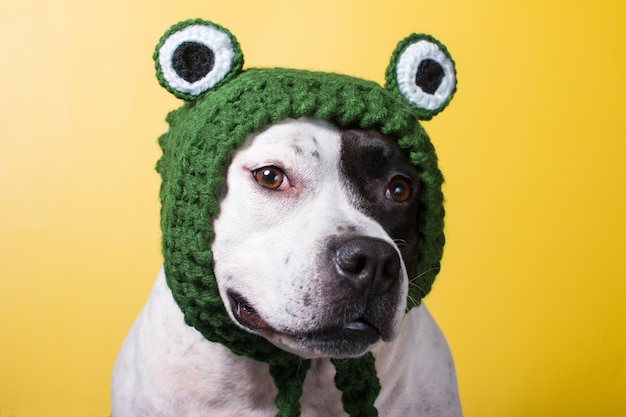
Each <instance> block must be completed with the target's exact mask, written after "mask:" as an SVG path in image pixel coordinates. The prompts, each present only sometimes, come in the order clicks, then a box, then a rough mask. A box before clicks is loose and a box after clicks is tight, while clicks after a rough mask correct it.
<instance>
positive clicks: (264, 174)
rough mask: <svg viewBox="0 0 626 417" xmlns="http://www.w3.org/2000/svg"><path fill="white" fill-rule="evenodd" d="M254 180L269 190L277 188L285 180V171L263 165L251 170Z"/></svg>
mask: <svg viewBox="0 0 626 417" xmlns="http://www.w3.org/2000/svg"><path fill="white" fill-rule="evenodd" d="M253 174H254V178H255V179H256V182H258V183H259V184H260V185H262V186H263V187H265V188H268V189H270V190H278V189H279V188H280V186H281V185H283V182H285V179H286V178H285V173H284V172H283V171H282V170H281V169H280V168H276V167H263V168H260V169H257V170H256V171H254V172H253Z"/></svg>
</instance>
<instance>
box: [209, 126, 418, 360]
mask: <svg viewBox="0 0 626 417" xmlns="http://www.w3.org/2000/svg"><path fill="white" fill-rule="evenodd" d="M417 178H418V177H417V172H416V170H415V168H414V167H413V166H412V165H411V163H410V162H409V160H408V158H407V156H406V155H405V154H404V153H403V151H402V150H401V149H400V148H399V146H398V145H397V143H396V142H395V141H394V140H392V139H389V138H386V137H384V136H383V135H381V134H380V133H378V132H375V131H362V130H340V129H338V128H336V127H334V126H333V125H331V124H329V123H326V122H323V121H319V120H313V119H299V120H287V121H284V122H283V123H281V124H278V125H274V126H272V127H270V128H268V129H266V130H264V131H263V132H260V133H258V134H256V135H254V136H253V137H251V138H249V139H248V141H247V142H246V145H245V146H244V147H243V148H241V149H240V150H239V151H238V152H237V153H236V154H235V156H234V157H233V160H232V163H231V165H230V166H229V168H228V173H227V179H226V181H227V191H226V194H225V196H224V197H223V199H222V200H221V203H220V212H219V215H218V217H217V218H216V220H215V222H214V230H215V240H214V241H213V243H212V247H211V248H212V250H213V254H214V271H215V276H216V279H217V282H218V285H219V289H220V295H221V298H222V300H223V302H224V305H225V306H226V309H227V310H228V311H229V314H230V316H231V318H232V319H233V320H234V321H235V322H236V323H238V324H239V325H240V326H241V327H243V328H244V329H246V330H248V331H250V332H253V333H257V334H259V335H261V336H263V337H265V338H266V339H268V340H269V341H270V342H272V343H273V344H275V345H277V346H278V347H280V348H282V349H285V350H287V351H289V352H292V353H295V354H298V355H300V356H302V357H307V358H312V357H322V356H324V357H353V356H359V355H362V354H363V353H365V352H366V351H368V350H369V349H370V348H371V347H372V346H373V345H374V344H376V343H378V342H379V341H381V340H383V341H389V340H392V339H393V338H394V337H395V336H396V334H397V330H398V327H399V323H400V320H401V319H402V317H403V315H404V312H405V309H406V297H407V291H408V285H409V279H410V277H409V276H408V275H407V272H409V273H413V272H414V271H415V265H416V262H417V225H416V218H417V215H416V214H417V209H418V204H419V201H418V198H419V183H418V179H417Z"/></svg>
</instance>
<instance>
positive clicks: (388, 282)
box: [333, 237, 400, 296]
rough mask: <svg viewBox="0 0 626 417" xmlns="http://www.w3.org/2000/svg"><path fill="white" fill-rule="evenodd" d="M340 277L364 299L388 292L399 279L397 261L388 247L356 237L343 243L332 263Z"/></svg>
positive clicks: (377, 241) (376, 241)
mask: <svg viewBox="0 0 626 417" xmlns="http://www.w3.org/2000/svg"><path fill="white" fill-rule="evenodd" d="M333 262H334V264H335V269H336V271H337V274H338V275H339V277H341V278H344V279H346V281H348V282H349V284H350V285H351V286H352V287H353V288H354V289H356V290H358V291H360V292H362V293H363V294H364V295H367V296H372V295H379V294H384V293H385V292H387V291H389V290H390V289H391V287H393V285H394V284H396V283H397V282H398V280H399V278H400V257H399V256H398V253H397V252H396V250H395V249H394V248H393V246H391V245H390V244H389V243H387V242H385V241H383V240H380V239H376V238H371V237H358V238H353V239H350V240H348V241H346V242H344V243H342V244H341V245H340V246H339V248H338V249H337V251H336V252H335V257H334V259H333Z"/></svg>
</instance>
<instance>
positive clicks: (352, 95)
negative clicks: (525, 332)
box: [154, 20, 456, 417]
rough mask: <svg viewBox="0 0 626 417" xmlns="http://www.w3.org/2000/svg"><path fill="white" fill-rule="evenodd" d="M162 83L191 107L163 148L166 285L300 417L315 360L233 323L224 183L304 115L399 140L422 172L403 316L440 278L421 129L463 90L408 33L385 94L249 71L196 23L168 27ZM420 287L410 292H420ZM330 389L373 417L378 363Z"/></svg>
mask: <svg viewBox="0 0 626 417" xmlns="http://www.w3.org/2000/svg"><path fill="white" fill-rule="evenodd" d="M154 60H155V63H156V70H157V77H158V80H159V83H160V84H161V85H162V86H163V87H165V88H166V89H167V90H168V91H170V92H171V93H172V94H174V95H175V96H176V97H178V98H181V99H183V100H184V104H183V106H182V107H180V108H179V109H178V110H175V111H173V112H171V113H170V114H169V115H168V117H167V121H168V123H169V130H168V132H167V133H165V134H164V135H162V136H161V137H160V138H159V144H160V145H161V147H162V149H163V155H162V157H161V159H160V160H159V162H158V164H157V171H158V172H159V173H160V174H161V177H162V185H161V191H160V196H161V204H162V207H161V228H162V231H163V256H164V265H165V273H166V277H167V283H168V285H169V287H170V289H171V291H172V294H173V297H174V299H175V300H176V302H177V304H178V305H179V306H180V309H181V310H182V312H183V313H184V316H185V321H186V322H187V324H189V325H190V326H193V327H195V328H196V329H197V330H198V331H199V332H200V333H201V334H202V335H203V336H204V337H205V338H206V339H208V340H210V341H212V342H216V343H221V344H223V345H224V346H226V347H228V348H229V349H230V350H231V351H232V352H234V353H235V354H237V355H244V356H247V357H250V358H252V359H254V360H257V361H262V362H266V363H268V364H269V367H270V373H271V375H272V377H273V379H274V382H275V383H276V386H277V388H278V395H277V397H276V399H275V404H276V406H277V407H278V410H279V411H278V416H283V417H295V416H299V415H300V404H299V399H300V396H301V394H302V385H303V382H304V377H305V375H306V372H307V369H308V366H309V364H310V361H309V360H305V359H302V358H300V357H298V356H296V355H293V354H291V353H287V352H285V351H283V350H281V349H279V348H277V347H276V346H274V345H273V344H271V343H270V342H268V341H267V340H266V339H264V338H262V337H260V336H257V335H255V334H252V333H249V332H247V331H245V330H243V329H241V328H240V327H238V326H237V325H236V324H235V323H233V321H232V320H231V319H230V317H229V315H228V313H227V311H226V307H225V306H224V304H223V302H222V300H221V298H220V295H219V292H218V286H217V282H216V279H215V276H214V273H213V265H212V261H213V258H212V252H211V249H210V245H211V242H212V241H213V237H214V232H213V226H212V221H213V218H214V217H215V216H216V214H217V212H218V204H219V197H220V193H221V192H222V191H223V188H224V185H225V172H226V168H227V167H228V164H229V162H230V160H231V158H232V156H233V153H234V152H235V151H236V150H237V149H238V148H240V147H241V146H242V145H243V143H244V142H245V141H246V139H247V138H248V137H249V136H250V135H251V134H254V133H255V132H259V131H261V130H262V129H264V128H265V127H267V126H268V125H272V124H275V123H278V122H281V121H283V120H285V119H287V118H292V119H298V118H300V117H304V116H309V117H313V118H318V119H323V120H327V121H329V122H331V123H333V124H335V125H336V126H339V127H342V128H343V127H346V128H347V127H350V128H363V129H372V128H373V129H376V130H378V131H379V132H381V133H382V134H384V135H387V136H389V137H391V138H394V139H395V140H397V142H398V144H399V145H400V147H401V148H403V149H404V150H405V151H406V153H407V155H408V156H409V158H410V161H411V163H412V164H413V165H414V166H415V168H416V169H417V172H418V174H419V180H420V186H421V188H420V190H421V191H420V207H419V210H418V222H417V224H418V230H417V233H419V243H418V252H419V260H418V264H417V270H416V271H409V274H410V275H411V274H412V275H411V277H417V278H415V279H414V280H412V284H411V287H410V289H409V296H408V300H407V306H408V307H407V308H408V309H410V308H412V307H415V306H417V305H419V303H420V300H421V299H422V298H423V297H424V296H425V295H426V294H427V293H428V292H429V291H430V288H431V285H432V283H433V281H434V279H435V276H436V274H437V273H438V271H439V264H440V260H441V257H442V252H443V245H444V235H443V217H444V209H443V196H442V192H441V185H442V182H443V178H442V176H441V173H440V171H439V169H438V167H437V157H436V155H435V152H434V148H433V146H432V144H431V143H430V141H429V139H428V136H427V135H426V133H425V132H424V130H423V129H422V127H421V125H420V124H419V122H418V120H428V119H430V118H431V117H433V116H434V115H435V114H437V113H438V112H440V111H441V110H443V109H444V108H445V107H446V105H447V104H448V103H449V101H450V100H451V99H452V96H453V94H454V92H455V90H456V74H455V69H454V63H453V61H452V59H451V57H450V55H449V54H448V52H447V50H446V48H445V47H444V46H443V45H442V44H441V43H439V42H438V41H437V40H435V39H434V38H432V37H430V36H428V35H423V34H412V35H410V36H408V37H407V38H405V39H404V40H402V41H401V42H400V43H399V44H398V46H397V48H396V49H395V51H394V52H393V54H392V57H391V62H390V64H389V66H388V68H387V71H386V77H385V78H386V84H385V87H384V88H383V87H381V86H379V85H378V84H376V83H374V82H370V81H365V80H362V79H359V78H354V77H349V76H346V75H340V74H333V73H323V72H312V71H304V70H295V69H284V68H270V69H261V68H251V69H246V70H243V69H242V67H243V54H242V52H241V49H240V46H239V44H238V42H237V40H236V39H235V37H234V36H233V35H232V34H231V33H230V32H229V31H228V30H227V29H225V28H223V27H221V26H219V25H217V24H215V23H212V22H208V21H204V20H189V21H185V22H181V23H178V24H176V25H174V26H173V27H172V28H170V29H169V30H168V31H167V32H166V33H165V34H164V35H163V37H162V38H161V40H160V42H159V43H158V45H157V47H156V51H155V53H154ZM413 284H415V285H413ZM333 363H334V365H335V367H336V369H337V373H336V377H335V384H336V386H337V388H338V389H340V390H341V391H342V401H343V405H344V410H345V411H346V413H348V414H349V415H351V416H375V415H377V414H378V412H377V410H376V408H375V407H374V401H375V399H376V397H377V395H378V393H379V390H380V385H379V381H378V378H377V375H376V369H375V367H374V357H373V355H372V354H371V353H368V354H366V355H365V356H363V357H361V358H354V359H333Z"/></svg>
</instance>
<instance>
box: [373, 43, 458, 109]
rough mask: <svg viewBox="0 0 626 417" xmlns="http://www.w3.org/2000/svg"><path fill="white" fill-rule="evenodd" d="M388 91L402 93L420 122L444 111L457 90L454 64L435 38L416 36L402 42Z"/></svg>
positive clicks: (391, 66) (388, 78)
mask: <svg viewBox="0 0 626 417" xmlns="http://www.w3.org/2000/svg"><path fill="white" fill-rule="evenodd" d="M385 79H386V84H385V88H387V89H388V90H391V91H394V92H395V93H397V94H399V95H400V96H401V97H402V98H403V99H404V100H405V101H407V102H408V103H409V104H410V105H411V106H412V107H413V108H415V109H417V110H418V117H419V118H420V119H430V118H431V117H433V116H434V115H436V114H437V113H439V112H440V111H441V110H443V109H444V108H445V107H446V106H447V105H448V103H449V102H450V100H451V99H452V96H453V95H454V92H455V91H456V70H455V68H454V61H453V60H452V58H451V57H450V54H449V53H448V51H447V49H446V47H445V46H444V45H443V44H441V43H440V42H439V41H437V40H436V39H435V38H433V37H432V36H429V35H424V34H413V35H410V36H408V37H407V38H405V39H404V40H402V41H401V42H400V43H399V44H398V46H397V47H396V50H395V51H394V52H393V55H392V57H391V62H390V64H389V66H388V67H387V73H386V76H385Z"/></svg>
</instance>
